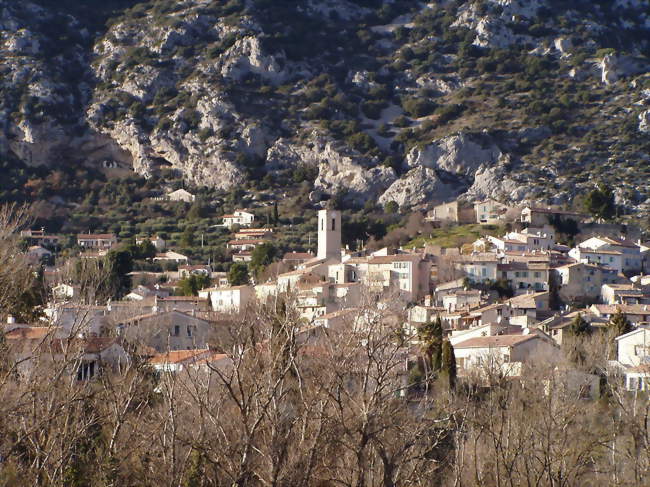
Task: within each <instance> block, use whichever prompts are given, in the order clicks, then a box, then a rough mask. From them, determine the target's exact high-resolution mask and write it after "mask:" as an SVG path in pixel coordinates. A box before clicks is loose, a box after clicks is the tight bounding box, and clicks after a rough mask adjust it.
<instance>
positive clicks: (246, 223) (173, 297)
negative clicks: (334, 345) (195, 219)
mask: <svg viewBox="0 0 650 487" xmlns="http://www.w3.org/2000/svg"><path fill="white" fill-rule="evenodd" d="M182 191H184V190H182ZM185 193H187V192H185ZM188 195H189V196H188ZM180 196H181V197H183V198H189V197H191V196H192V195H190V194H189V193H187V195H185V194H182V195H180ZM587 220H588V217H587V216H586V215H582V214H580V213H577V212H570V211H563V210H559V209H551V208H548V207H544V208H542V207H533V206H525V207H523V208H514V207H508V206H507V205H504V204H501V203H499V202H497V201H494V200H487V201H482V202H478V203H476V204H474V205H463V204H462V203H459V202H457V201H454V202H451V203H448V204H443V205H440V206H437V207H435V208H433V209H431V210H429V211H428V213H427V214H426V221H428V222H431V223H432V224H434V225H438V226H441V225H442V226H445V225H447V226H453V225H459V224H463V223H478V224H482V225H494V224H505V223H506V222H507V224H508V227H509V228H511V231H507V232H506V233H504V234H502V235H499V236H491V235H486V236H484V237H482V238H479V239H477V240H476V241H475V242H473V243H471V244H468V245H464V246H462V247H461V248H442V247H439V246H432V245H425V246H424V247H421V248H408V249H406V248H381V249H378V250H374V251H366V250H363V249H361V250H358V251H350V250H349V249H347V248H345V247H344V246H343V245H342V212H341V211H340V210H335V209H330V208H323V209H321V210H319V211H318V228H317V236H318V237H317V249H316V252H315V253H312V252H298V251H290V252H287V253H285V254H284V255H283V256H280V257H281V258H280V259H277V260H276V262H275V263H274V265H269V266H268V268H267V272H265V273H264V274H263V275H262V274H254V275H252V276H250V277H249V276H247V277H246V279H244V280H242V282H230V281H231V280H235V279H234V278H233V274H232V273H227V272H216V271H214V270H213V269H212V268H211V266H210V265H209V263H207V264H206V263H203V264H200V263H197V262H191V260H190V259H189V258H188V257H187V256H185V255H182V254H180V253H178V252H175V251H174V250H173V249H170V248H168V247H167V246H166V242H165V240H164V239H162V238H160V237H159V236H155V235H154V236H150V237H142V238H139V239H137V241H136V244H137V245H142V244H143V242H148V243H147V245H148V246H149V247H151V248H152V250H153V253H152V254H151V256H150V260H152V261H153V262H158V263H160V262H172V263H174V264H175V266H174V267H175V268H174V269H173V270H166V271H164V272H145V271H133V272H131V273H130V275H129V277H130V282H131V283H132V287H131V289H130V290H129V292H127V293H125V294H124V296H123V297H121V299H108V300H107V301H106V302H98V301H95V302H89V301H88V296H87V294H84V293H82V292H81V287H82V285H81V283H80V282H74V281H73V280H71V279H69V278H64V277H62V276H63V274H62V272H61V268H62V267H63V266H64V265H65V264H64V263H59V262H58V261H57V264H56V265H55V266H50V265H44V267H43V268H44V275H45V281H46V284H47V286H48V289H49V291H48V302H47V304H46V306H45V308H44V310H43V311H44V313H43V317H42V318H41V319H40V320H39V321H38V322H36V323H19V322H17V320H16V319H15V318H14V317H12V316H9V317H8V318H7V322H6V323H5V324H4V327H3V331H4V336H5V339H6V341H7V343H8V344H9V345H10V349H12V350H14V351H17V352H16V353H18V355H19V356H21V354H23V355H22V357H23V359H24V360H21V361H20V368H21V369H22V370H24V371H27V370H29V367H30V361H29V360H28V357H29V353H28V351H31V352H33V350H34V347H42V348H43V349H44V350H47V353H50V354H52V356H53V357H55V356H57V355H60V354H62V353H63V352H62V350H63V349H64V348H65V346H66V345H65V344H70V343H72V342H74V344H75V346H76V347H77V348H79V349H80V350H82V352H83V357H82V359H81V360H80V364H79V366H78V368H77V370H76V374H77V378H78V379H79V380H82V381H85V380H91V379H93V378H95V377H97V376H99V375H100V372H101V370H102V368H106V367H108V368H112V369H116V368H118V369H119V365H120V363H126V362H128V361H130V360H132V359H133V355H137V356H138V358H139V359H144V360H146V361H148V363H149V364H150V365H151V366H152V367H153V368H154V369H156V370H158V371H160V372H179V371H182V370H189V369H193V368H201V367H206V366H207V365H209V366H227V364H228V363H229V360H230V358H229V354H228V352H227V350H226V349H224V347H223V346H221V344H220V343H219V341H220V334H221V335H222V334H223V331H220V330H223V329H225V324H228V323H233V322H236V321H237V320H246V319H247V317H248V316H250V314H249V312H250V310H252V309H255V308H256V307H257V308H259V307H260V306H265V305H272V304H273V303H276V302H277V301H278V299H284V300H285V301H286V302H288V303H290V305H291V306H292V307H293V308H295V310H296V313H297V316H298V319H299V324H300V327H299V333H300V334H303V335H304V336H305V337H307V336H308V337H310V338H305V339H308V340H311V341H314V340H316V341H317V340H318V338H317V337H318V336H319V333H321V332H322V333H334V334H336V333H339V332H343V331H345V332H352V333H359V334H360V335H363V334H364V333H366V332H367V330H368V327H369V322H370V321H371V320H372V319H374V317H376V313H378V314H381V313H382V310H385V312H384V313H383V314H382V316H383V317H382V319H392V320H397V321H398V322H399V327H400V328H401V330H402V332H401V334H402V341H403V342H402V343H403V348H404V353H405V356H406V357H408V358H407V360H406V361H405V366H404V380H405V383H406V385H405V391H406V392H404V393H407V392H408V380H409V379H408V377H409V371H410V370H411V369H413V367H417V363H418V359H417V355H418V353H417V352H414V351H415V350H418V347H421V346H423V338H422V337H423V334H422V332H421V330H422V329H423V328H425V327H426V326H430V324H431V323H434V322H437V323H439V324H440V325H441V327H442V333H443V336H444V340H445V341H446V342H448V343H449V344H450V345H451V346H452V347H453V354H454V357H455V365H456V370H457V374H458V378H459V380H470V378H471V380H474V381H476V380H478V381H481V376H482V374H484V373H485V368H486V367H492V368H494V367H496V368H497V369H498V370H499V373H501V374H502V375H503V376H504V377H508V378H511V379H516V378H520V377H522V375H524V374H525V373H526V370H530V369H531V367H532V368H534V366H535V363H536V362H537V361H540V362H541V361H543V362H544V363H547V362H548V361H553V360H555V359H557V358H558V357H559V356H560V355H561V350H562V347H563V343H564V344H565V345H566V343H567V337H568V336H574V337H575V335H576V334H579V333H583V332H586V331H588V333H589V334H592V333H593V334H599V333H603V334H605V333H610V335H611V333H612V329H613V328H614V327H616V330H618V332H617V333H616V335H618V336H615V337H613V339H614V340H615V346H614V349H613V350H614V351H613V352H612V355H611V356H610V357H608V358H609V362H608V363H609V364H610V366H611V367H612V368H613V369H614V370H616V371H617V372H618V373H619V376H620V380H621V381H623V386H624V387H625V388H626V389H627V390H629V391H647V390H650V276H647V275H645V274H644V271H647V269H648V266H650V252H649V251H650V243H643V242H642V241H641V240H639V239H637V240H633V239H632V238H630V237H626V236H621V235H620V233H621V228H620V226H617V225H614V224H608V225H605V224H603V225H598V224H591V226H589V225H586V224H585V222H586V221H587ZM583 224H585V228H587V227H589V228H590V231H589V233H590V235H589V236H586V237H585V238H583V239H578V240H576V241H575V245H573V246H571V247H570V246H568V245H565V244H562V243H560V242H558V239H557V237H558V233H559V232H558V228H559V229H562V228H565V227H567V226H568V227H571V228H573V227H575V228H576V229H577V228H580V227H581V226H582V225H583ZM220 225H221V226H223V227H224V228H225V229H228V230H231V231H232V237H233V238H232V239H231V240H230V241H229V242H228V244H227V245H228V249H229V250H230V251H231V252H232V260H233V262H234V263H238V264H237V265H239V266H240V269H241V266H243V267H244V268H245V267H246V264H247V263H248V264H250V262H251V260H252V258H253V257H252V256H253V253H254V251H255V249H256V248H258V247H260V246H262V245H264V244H266V243H268V242H271V241H272V240H273V238H274V232H276V231H277V230H276V229H274V228H269V227H265V226H258V220H256V217H255V214H254V212H253V211H248V210H245V209H242V210H237V211H235V212H234V213H233V214H227V215H224V216H223V217H222V222H221V223H220ZM576 233H577V234H578V235H582V233H586V232H580V233H578V232H576ZM21 237H22V238H24V239H26V240H27V241H28V243H29V246H28V248H27V250H26V253H27V257H28V260H29V261H30V262H31V263H32V264H33V265H34V266H40V265H41V264H42V263H44V262H45V263H47V262H50V261H51V260H50V259H51V254H52V251H51V250H48V249H53V248H55V247H56V245H57V242H58V238H59V237H58V236H56V235H48V234H47V233H46V232H45V231H43V230H24V231H23V232H22V234H21ZM77 244H78V246H79V247H80V248H81V249H82V251H81V253H80V257H81V259H82V260H93V259H98V258H101V257H103V256H106V254H107V252H109V251H110V250H111V249H114V248H116V247H117V246H119V245H120V242H118V239H117V237H116V236H115V235H113V234H79V235H77ZM233 265H235V264H233ZM192 276H196V277H200V278H201V280H198V281H197V282H200V283H208V284H207V285H205V286H203V287H202V288H200V289H196V293H195V295H189V296H188V295H179V293H178V286H179V284H178V283H179V282H180V281H181V280H184V279H185V280H187V279H190V278H192ZM375 312H376V313H375ZM45 344H47V347H44V345H45ZM359 346H360V347H361V346H362V345H361V342H360V344H359ZM31 352H30V353H31ZM575 373H577V372H575ZM411 375H412V374H411ZM574 375H575V374H574ZM573 383H574V387H576V388H578V389H579V390H580V394H582V395H584V397H593V398H596V397H598V395H599V394H600V381H599V377H598V376H597V375H596V374H590V373H585V372H581V373H580V375H579V376H578V378H577V379H576V378H575V377H574V379H573Z"/></svg>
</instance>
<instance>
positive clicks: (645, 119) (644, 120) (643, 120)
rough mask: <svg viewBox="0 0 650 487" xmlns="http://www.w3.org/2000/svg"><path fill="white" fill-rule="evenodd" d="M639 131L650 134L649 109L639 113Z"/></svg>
mask: <svg viewBox="0 0 650 487" xmlns="http://www.w3.org/2000/svg"><path fill="white" fill-rule="evenodd" d="M639 131H640V132H644V133H646V134H647V133H650V109H649V110H645V111H643V112H641V113H639Z"/></svg>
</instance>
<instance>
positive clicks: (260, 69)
mask: <svg viewBox="0 0 650 487" xmlns="http://www.w3.org/2000/svg"><path fill="white" fill-rule="evenodd" d="M220 64H221V74H222V76H224V77H226V78H233V79H236V80H241V79H243V78H244V77H245V76H246V75H248V74H256V75H259V76H261V77H262V78H264V79H266V80H268V81H271V82H272V83H281V82H282V81H284V79H285V78H286V76H287V73H286V72H285V71H284V66H285V65H286V60H285V59H284V56H283V55H280V56H273V55H270V54H268V53H265V52H264V51H263V50H262V47H261V45H260V40H259V38H257V37H255V36H252V35H250V36H246V37H244V38H242V39H239V40H237V41H236V42H235V44H233V45H232V46H231V47H230V48H229V49H228V50H227V51H226V52H225V54H224V55H223V56H222V58H221V60H220Z"/></svg>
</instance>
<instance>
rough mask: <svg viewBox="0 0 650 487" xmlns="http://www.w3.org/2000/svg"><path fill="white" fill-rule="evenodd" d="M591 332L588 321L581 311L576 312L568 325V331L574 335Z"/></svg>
mask: <svg viewBox="0 0 650 487" xmlns="http://www.w3.org/2000/svg"><path fill="white" fill-rule="evenodd" d="M591 332H592V329H591V325H590V324H589V322H587V321H586V320H585V319H584V318H583V317H582V314H581V313H578V314H577V315H576V317H575V318H573V321H572V322H571V325H570V326H569V333H571V334H572V335H574V336H582V335H591Z"/></svg>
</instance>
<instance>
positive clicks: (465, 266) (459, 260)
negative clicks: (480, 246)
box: [453, 253, 498, 282]
mask: <svg viewBox="0 0 650 487" xmlns="http://www.w3.org/2000/svg"><path fill="white" fill-rule="evenodd" d="M453 260H454V265H455V266H456V268H458V269H461V270H462V271H463V272H464V273H465V275H466V276H467V278H468V279H470V280H471V281H474V282H484V281H488V280H489V281H496V280H497V265H498V258H497V256H496V254H492V253H483V254H472V255H459V256H456V257H454V258H453Z"/></svg>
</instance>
